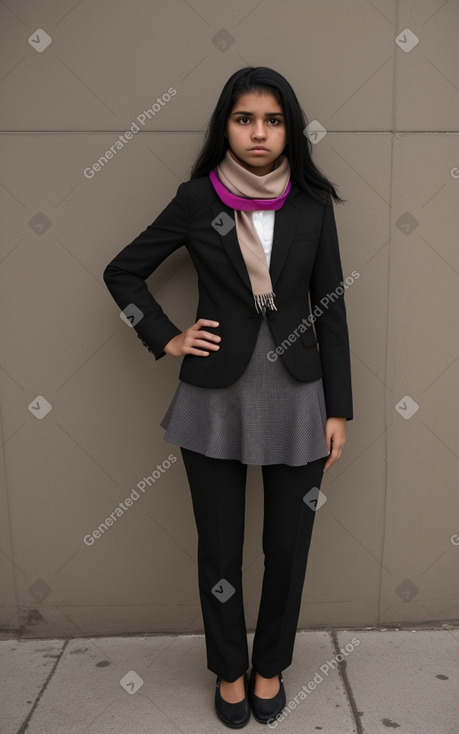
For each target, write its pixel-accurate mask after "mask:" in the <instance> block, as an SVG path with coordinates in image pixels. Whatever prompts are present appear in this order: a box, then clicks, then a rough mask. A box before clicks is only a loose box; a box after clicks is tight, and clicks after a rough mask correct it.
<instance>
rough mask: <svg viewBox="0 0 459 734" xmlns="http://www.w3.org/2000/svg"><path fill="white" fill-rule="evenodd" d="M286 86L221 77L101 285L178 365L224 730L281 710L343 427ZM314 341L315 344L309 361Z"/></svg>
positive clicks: (320, 262) (319, 188)
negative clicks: (153, 281) (194, 152)
mask: <svg viewBox="0 0 459 734" xmlns="http://www.w3.org/2000/svg"><path fill="white" fill-rule="evenodd" d="M305 126H306V119H305V116H304V113H303V111H302V110H301V107H300V105H299V103H298V100H297V98H296V96H295V93H294V91H293V89H292V88H291V86H290V84H289V83H288V82H287V80H286V79H285V78H284V77H283V76H281V75H280V74H278V73H277V72H275V71H273V70H272V69H268V68H265V67H248V68H245V69H241V70H239V71H237V72H236V73H234V74H233V75H232V76H231V77H230V79H229V80H228V82H227V83H226V84H225V86H224V88H223V91H222V93H221V95H220V98H219V100H218V103H217V106H216V108H215V110H214V112H213V115H212V118H211V121H210V124H209V128H208V131H207V136H206V140H205V143H204V146H203V148H202V151H201V153H200V155H199V156H198V159H197V160H196V162H195V164H194V166H193V168H192V171H191V177H190V180H189V181H187V182H186V183H182V184H180V186H179V187H178V190H177V193H176V196H175V197H174V199H173V200H172V201H171V202H170V204H169V205H168V206H167V207H166V208H165V209H164V210H163V211H162V212H161V213H160V214H159V216H158V217H157V218H156V219H155V221H154V222H153V223H152V224H151V225H150V226H149V227H147V229H146V230H145V231H144V232H142V233H141V234H140V235H139V236H138V237H137V238H136V239H135V240H134V241H133V242H131V244H129V245H127V246H126V247H125V248H124V249H123V250H121V252H120V253H119V254H118V255H116V257H115V258H114V259H113V260H112V261H111V262H110V264H109V265H108V266H107V267H106V269H105V271H104V281H105V283H106V285H107V287H108V289H109V291H110V293H111V295H112V296H113V298H114V300H115V301H116V303H117V305H118V306H119V307H120V308H121V309H123V310H124V311H125V314H126V315H130V316H131V317H132V315H134V316H135V318H133V319H132V323H133V325H134V328H135V330H136V331H137V335H138V336H139V338H140V339H141V340H142V342H143V343H144V345H145V346H146V347H147V348H148V349H149V351H151V352H152V353H153V354H154V356H155V358H156V359H160V358H162V357H164V356H165V355H169V358H170V357H175V358H182V357H183V361H182V363H181V368H180V374H179V379H180V381H179V385H178V387H177V390H176V392H175V395H174V396H173V399H172V402H171V404H170V406H169V408H168V410H167V412H166V415H165V416H164V418H163V420H162V421H161V426H163V427H164V428H165V429H166V433H165V439H166V440H167V441H170V442H172V443H174V444H176V445H178V446H180V450H181V453H182V457H183V461H184V466H185V470H186V474H187V478H188V481H189V486H190V491H191V496H192V503H193V512H194V516H195V520H196V526H197V531H198V579H199V593H200V600H201V608H202V615H203V622H204V629H205V640H206V651H207V667H208V669H209V670H211V671H213V672H214V673H215V674H216V675H217V681H216V689H215V708H216V713H217V715H218V717H219V718H220V719H221V721H223V723H225V724H226V725H227V726H229V727H232V728H241V727H243V726H244V725H245V724H246V723H247V721H248V720H249V717H250V711H252V712H253V714H254V716H255V718H256V719H257V721H259V722H261V723H268V722H270V721H273V720H274V719H275V718H276V716H277V715H278V714H279V713H280V711H281V710H282V709H283V708H284V706H285V701H286V695H285V689H284V686H283V677H282V671H283V670H284V669H285V668H287V667H288V666H289V665H290V664H291V662H292V656H293V647H294V642H295V634H296V629H297V623H298V617H299V612H300V605H301V595H302V589H303V584H304V578H305V573H306V562H307V556H308V551H309V546H310V542H311V535H312V529H313V523H314V518H315V507H316V503H317V499H318V493H319V488H320V484H321V481H322V477H323V472H324V471H325V470H327V469H328V468H329V467H330V466H331V465H332V464H333V463H334V462H335V461H337V459H339V457H340V456H341V452H342V449H343V446H344V443H345V425H346V420H351V419H352V418H353V411H352V392H351V370H350V350H349V337H348V329H347V322H346V309H345V305H344V299H343V294H344V288H343V282H342V281H343V274H342V268H341V261H340V254H339V246H338V238H337V233H336V226H335V219H334V213H333V203H332V199H334V200H335V201H336V202H341V201H342V199H341V198H340V197H339V196H338V194H337V192H336V190H335V187H334V186H333V185H332V184H331V183H330V182H329V181H328V180H327V179H326V178H325V176H324V175H323V174H322V173H321V172H320V171H319V170H318V168H317V167H316V166H315V164H314V163H313V161H312V160H311V150H310V148H311V147H312V146H311V143H310V142H309V140H308V139H307V137H306V136H305V134H304V133H303V130H304V128H305ZM181 246H185V247H186V248H187V249H188V251H189V253H190V256H191V259H192V261H193V264H194V266H195V268H196V271H197V274H198V288H199V303H198V308H197V313H196V317H195V318H196V321H195V323H194V324H192V325H191V326H189V327H188V328H187V329H185V331H181V330H180V329H179V328H178V327H177V326H176V325H175V324H174V323H172V321H171V320H170V319H169V318H168V317H167V315H166V314H165V313H164V311H163V310H162V308H161V306H160V304H159V303H158V302H157V301H156V300H155V299H154V298H153V296H152V295H151V293H150V292H149V290H148V288H147V286H146V283H145V280H146V278H148V276H149V275H150V274H151V273H152V272H153V271H154V270H155V269H156V268H157V267H158V266H159V265H160V263H161V262H162V261H163V260H164V259H165V258H166V257H167V256H168V255H170V254H171V253H172V252H173V251H175V250H177V249H178V248H179V247H181ZM319 348H320V351H319ZM249 464H250V465H259V466H261V467H262V469H261V471H262V476H263V491H264V519H263V552H264V576H263V586H262V594H261V600H260V607H259V614H258V620H257V626H256V629H255V635H254V640H253V648H252V669H251V674H250V680H249V678H248V675H247V669H248V667H249V656H248V646H247V637H246V626H245V619H244V607H243V598H242V578H241V566H242V549H243V541H244V510H245V482H246V472H247V465H249Z"/></svg>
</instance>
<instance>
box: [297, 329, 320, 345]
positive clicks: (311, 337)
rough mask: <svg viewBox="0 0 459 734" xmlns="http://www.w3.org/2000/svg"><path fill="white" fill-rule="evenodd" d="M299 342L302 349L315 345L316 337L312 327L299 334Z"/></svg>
mask: <svg viewBox="0 0 459 734" xmlns="http://www.w3.org/2000/svg"><path fill="white" fill-rule="evenodd" d="M301 341H302V342H303V346H304V347H312V346H313V345H314V344H317V339H316V335H315V334H314V330H313V328H312V326H310V327H309V329H308V330H307V331H305V332H304V334H301Z"/></svg>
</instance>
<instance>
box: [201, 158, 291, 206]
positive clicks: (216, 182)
mask: <svg viewBox="0 0 459 734" xmlns="http://www.w3.org/2000/svg"><path fill="white" fill-rule="evenodd" d="M216 171H217V169H216V168H215V169H214V170H212V171H211V172H210V173H209V178H210V180H211V183H212V186H213V187H214V189H215V191H216V192H217V194H218V197H219V198H220V199H221V200H222V201H223V203H224V204H226V205H227V206H229V207H230V208H231V209H236V210H237V211H243V212H255V211H260V210H265V209H266V210H269V209H275V210H277V209H280V208H281V207H282V206H283V204H284V202H285V200H286V198H287V196H288V193H289V191H290V188H291V186H292V182H291V181H290V180H289V182H288V184H287V188H286V189H285V191H284V193H283V194H282V195H281V196H277V197H276V198H275V199H246V198H244V197H243V196H236V194H232V193H231V191H229V190H228V189H227V188H226V186H224V185H223V184H222V182H221V181H220V179H219V178H218V175H217V172H216Z"/></svg>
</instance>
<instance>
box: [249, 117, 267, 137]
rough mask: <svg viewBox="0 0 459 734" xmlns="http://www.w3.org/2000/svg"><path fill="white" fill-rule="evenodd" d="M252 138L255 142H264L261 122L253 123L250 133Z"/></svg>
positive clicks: (263, 129)
mask: <svg viewBox="0 0 459 734" xmlns="http://www.w3.org/2000/svg"><path fill="white" fill-rule="evenodd" d="M252 137H253V138H254V139H255V140H264V138H266V131H265V127H264V123H263V120H258V121H257V122H255V124H254V127H253V131H252Z"/></svg>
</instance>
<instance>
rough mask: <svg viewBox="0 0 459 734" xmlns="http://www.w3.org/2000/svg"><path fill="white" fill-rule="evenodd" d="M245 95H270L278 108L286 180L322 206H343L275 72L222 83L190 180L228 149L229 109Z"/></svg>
mask: <svg viewBox="0 0 459 734" xmlns="http://www.w3.org/2000/svg"><path fill="white" fill-rule="evenodd" d="M248 92H255V93H261V94H263V93H265V94H266V93H270V94H273V95H274V97H275V98H276V100H277V102H278V103H279V104H280V105H281V106H282V109H283V113H284V119H285V127H286V136H287V145H286V146H285V149H284V151H283V153H284V155H286V156H287V157H288V159H289V163H290V176H291V179H292V182H294V183H296V184H297V186H299V187H300V189H302V190H303V191H305V192H306V193H308V194H310V195H311V196H313V197H314V198H316V199H319V200H320V201H321V202H322V203H324V202H325V203H331V202H330V197H331V198H333V199H334V200H335V201H336V202H337V203H338V202H339V203H343V202H344V199H342V198H341V197H340V196H339V195H338V193H337V191H336V188H335V185H334V184H333V183H331V181H329V180H328V179H327V178H326V177H325V176H324V174H323V173H322V172H321V171H320V170H319V169H318V168H317V166H316V165H315V163H314V162H313V160H312V156H311V153H312V143H311V141H310V140H309V138H308V136H307V135H306V134H305V133H304V132H303V131H304V129H305V128H306V126H307V124H308V123H307V118H306V115H305V113H304V111H303V110H302V108H301V106H300V103H299V102H298V99H297V97H296V95H295V92H294V91H293V89H292V87H291V86H290V84H289V83H288V81H287V80H286V79H285V78H284V77H283V76H282V75H281V74H279V73H278V72H277V71H274V70H273V69H269V68H267V67H266V66H255V67H254V66H247V67H245V68H244V69H239V71H236V72H235V73H234V74H233V75H232V76H231V77H230V78H229V79H228V81H227V82H226V84H225V86H224V87H223V90H222V93H221V94H220V97H219V100H218V102H217V105H216V107H215V109H214V111H213V113H212V116H211V118H210V121H209V125H208V128H207V132H206V137H205V140H204V144H203V146H202V149H201V152H200V153H199V155H198V157H197V159H196V161H195V163H194V165H193V167H192V169H191V176H190V178H191V179H193V178H198V177H199V176H207V175H208V174H209V172H210V171H211V170H212V169H213V168H215V167H216V166H218V164H219V163H220V161H221V160H222V158H223V157H224V156H225V153H226V151H227V149H228V148H229V143H228V139H227V138H226V137H225V129H226V123H227V120H228V117H229V116H230V114H231V110H232V109H233V106H234V105H235V103H236V102H237V100H238V99H239V97H240V96H241V95H242V94H246V93H248Z"/></svg>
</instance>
